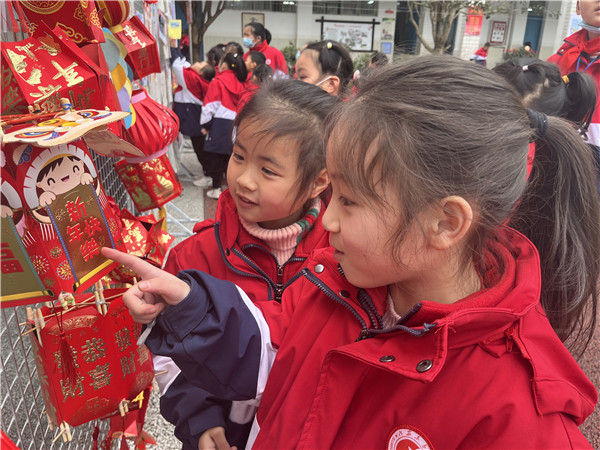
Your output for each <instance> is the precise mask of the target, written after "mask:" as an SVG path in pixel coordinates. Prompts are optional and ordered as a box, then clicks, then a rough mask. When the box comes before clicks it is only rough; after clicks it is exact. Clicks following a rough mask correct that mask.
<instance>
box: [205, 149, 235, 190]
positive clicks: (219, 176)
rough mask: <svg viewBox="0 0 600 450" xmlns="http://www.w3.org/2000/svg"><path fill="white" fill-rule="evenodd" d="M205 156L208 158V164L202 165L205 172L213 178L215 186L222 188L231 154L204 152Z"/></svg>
mask: <svg viewBox="0 0 600 450" xmlns="http://www.w3.org/2000/svg"><path fill="white" fill-rule="evenodd" d="M204 157H205V158H206V165H204V164H203V165H202V166H203V167H204V172H205V173H206V175H208V176H209V177H211V178H212V180H213V188H220V187H221V185H222V184H223V175H224V174H225V172H227V164H228V163H229V155H223V154H221V153H211V152H204Z"/></svg>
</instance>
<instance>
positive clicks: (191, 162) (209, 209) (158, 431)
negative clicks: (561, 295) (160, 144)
mask: <svg viewBox="0 0 600 450" xmlns="http://www.w3.org/2000/svg"><path fill="white" fill-rule="evenodd" d="M180 160H181V165H182V166H183V167H184V168H185V169H184V168H179V170H178V173H179V174H180V179H181V181H182V185H183V192H182V195H181V196H180V197H178V198H177V199H175V200H174V201H173V202H172V204H173V205H175V206H176V207H177V208H179V209H180V210H181V211H182V212H183V213H185V215H187V217H188V218H191V219H197V220H195V221H191V222H185V223H184V222H182V220H183V221H185V220H186V218H185V217H183V216H181V215H180V214H178V213H177V211H176V210H175V209H174V208H169V207H168V208H167V211H168V212H169V214H171V216H172V219H171V220H170V221H169V224H168V231H169V232H170V233H173V234H184V230H183V229H182V228H181V226H179V225H177V224H176V223H175V222H174V220H173V219H175V220H179V222H180V223H181V224H182V225H184V226H186V227H187V228H188V229H189V230H191V229H192V228H193V224H194V223H195V222H196V221H199V220H202V219H204V218H210V217H214V214H215V211H216V206H217V201H216V200H212V199H209V198H207V197H206V190H203V189H201V188H198V187H196V186H194V185H193V184H192V183H191V181H192V178H191V177H190V176H188V175H187V172H190V173H192V174H200V172H201V166H200V164H199V163H198V160H197V159H196V155H195V154H194V153H193V151H192V150H191V146H190V145H189V143H188V142H184V147H183V152H182V153H180ZM183 239H185V236H183V235H182V236H177V237H176V241H175V243H178V242H181V241H182V240H183ZM173 245H174V244H173ZM578 362H579V364H580V366H581V368H582V369H583V370H584V371H585V373H586V374H587V376H588V377H589V378H590V379H591V380H592V382H593V383H594V384H595V385H596V388H597V389H600V311H598V326H597V327H596V334H595V336H594V339H593V340H592V342H591V344H590V346H589V347H588V350H587V351H586V353H585V354H584V355H583V357H582V358H581V359H580V360H579V361H578ZM158 403H159V402H158V389H157V388H156V386H155V389H154V390H153V393H152V396H151V400H150V406H149V408H148V413H147V415H146V425H145V429H146V430H147V431H148V432H149V433H150V434H152V435H153V436H154V437H155V438H156V439H157V442H158V445H157V447H156V448H157V449H158V450H179V449H181V443H180V442H179V440H178V439H177V438H175V436H174V434H173V429H174V427H173V426H172V425H171V424H169V423H168V422H167V421H166V420H164V419H163V418H162V416H161V415H160V412H159V407H158ZM581 430H582V432H583V433H584V434H585V436H586V438H587V439H588V441H589V442H590V444H591V445H592V448H594V449H598V450H600V405H596V409H595V411H594V414H592V415H591V416H590V417H589V418H588V419H587V420H586V422H585V423H584V424H583V425H582V426H581Z"/></svg>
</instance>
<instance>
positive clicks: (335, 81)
mask: <svg viewBox="0 0 600 450" xmlns="http://www.w3.org/2000/svg"><path fill="white" fill-rule="evenodd" d="M340 84H341V83H340V78H339V77H337V76H335V75H332V76H331V78H329V79H328V80H327V81H326V82H325V83H323V84H322V85H321V86H320V87H321V89H323V90H324V91H325V92H327V93H328V94H329V95H338V94H339V90H340Z"/></svg>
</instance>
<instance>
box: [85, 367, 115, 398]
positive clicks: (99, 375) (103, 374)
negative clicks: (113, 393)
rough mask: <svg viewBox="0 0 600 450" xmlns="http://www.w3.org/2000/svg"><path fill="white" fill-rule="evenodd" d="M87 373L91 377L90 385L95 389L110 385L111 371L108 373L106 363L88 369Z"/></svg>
mask: <svg viewBox="0 0 600 450" xmlns="http://www.w3.org/2000/svg"><path fill="white" fill-rule="evenodd" d="M88 374H89V375H90V377H91V378H92V382H91V383H90V386H92V388H93V389H94V390H95V391H97V390H98V389H101V388H103V387H105V386H109V385H110V377H112V373H108V363H106V364H104V365H102V366H100V365H98V366H96V368H95V369H92V370H90V371H89V372H88Z"/></svg>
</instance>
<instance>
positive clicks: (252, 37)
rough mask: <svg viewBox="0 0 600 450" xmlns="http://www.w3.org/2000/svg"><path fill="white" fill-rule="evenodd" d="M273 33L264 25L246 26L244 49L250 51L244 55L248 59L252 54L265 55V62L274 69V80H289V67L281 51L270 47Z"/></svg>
mask: <svg viewBox="0 0 600 450" xmlns="http://www.w3.org/2000/svg"><path fill="white" fill-rule="evenodd" d="M270 41H271V33H270V32H269V30H267V29H266V28H265V27H264V26H263V25H262V24H260V23H258V22H250V23H248V24H246V25H245V26H244V38H243V44H244V47H246V48H248V49H249V50H248V51H247V52H246V54H245V55H244V59H247V58H248V56H249V55H250V54H251V53H252V52H261V53H263V54H264V55H265V58H266V60H265V62H266V63H267V64H268V65H269V66H270V67H271V69H273V73H274V78H288V66H287V63H286V62H285V57H284V56H283V53H281V51H280V50H278V49H276V48H275V47H271V46H269V42H270Z"/></svg>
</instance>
